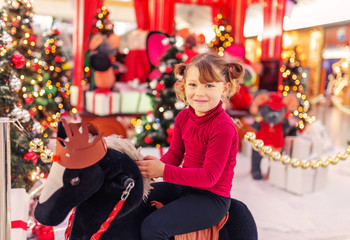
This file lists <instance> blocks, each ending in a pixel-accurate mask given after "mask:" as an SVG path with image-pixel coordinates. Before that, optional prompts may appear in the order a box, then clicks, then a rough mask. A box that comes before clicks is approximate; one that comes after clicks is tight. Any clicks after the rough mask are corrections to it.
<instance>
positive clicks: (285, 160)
mask: <svg viewBox="0 0 350 240" xmlns="http://www.w3.org/2000/svg"><path fill="white" fill-rule="evenodd" d="M280 161H281V162H282V163H283V164H284V165H288V164H289V162H290V157H289V156H288V155H282V156H281V158H280Z"/></svg>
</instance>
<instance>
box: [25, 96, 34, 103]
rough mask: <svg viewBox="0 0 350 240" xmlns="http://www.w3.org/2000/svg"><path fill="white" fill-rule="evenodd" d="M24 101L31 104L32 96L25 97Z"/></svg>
mask: <svg viewBox="0 0 350 240" xmlns="http://www.w3.org/2000/svg"><path fill="white" fill-rule="evenodd" d="M24 101H25V102H26V103H32V102H33V96H32V95H29V96H27V97H26V98H25V99H24Z"/></svg>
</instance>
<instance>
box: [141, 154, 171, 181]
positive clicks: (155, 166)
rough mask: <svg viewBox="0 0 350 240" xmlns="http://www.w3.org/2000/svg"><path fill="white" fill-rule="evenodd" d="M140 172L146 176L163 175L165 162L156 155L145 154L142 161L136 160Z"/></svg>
mask: <svg viewBox="0 0 350 240" xmlns="http://www.w3.org/2000/svg"><path fill="white" fill-rule="evenodd" d="M136 164H137V165H138V166H139V169H140V171H141V174H142V176H143V177H146V178H156V177H163V174H164V168H165V164H164V163H163V162H162V161H160V160H159V159H158V158H156V157H152V156H145V157H144V161H136Z"/></svg>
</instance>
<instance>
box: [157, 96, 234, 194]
mask: <svg viewBox="0 0 350 240" xmlns="http://www.w3.org/2000/svg"><path fill="white" fill-rule="evenodd" d="M237 151H238V135H237V131H236V128H235V126H234V123H233V121H232V119H231V118H230V116H229V115H228V114H227V113H226V112H225V111H224V109H223V108H222V102H220V103H219V104H218V106H216V107H215V108H214V109H212V110H211V111H210V112H209V113H207V114H206V115H204V116H200V117H199V116H197V115H196V114H195V112H194V109H193V108H192V107H189V108H186V109H184V110H182V111H181V112H180V113H179V114H178V115H177V116H176V119H175V125H174V135H173V139H172V141H171V144H170V147H169V150H168V152H167V153H166V154H164V156H163V157H162V158H161V161H162V162H164V163H165V169H164V176H163V179H164V180H165V181H167V182H171V183H175V184H180V185H186V186H190V187H195V188H199V189H204V190H208V191H210V192H213V193H215V194H218V195H221V196H224V197H230V191H231V187H232V179H233V175H234V167H235V166H236V155H237ZM182 162H183V164H182V167H180V165H181V163H182Z"/></svg>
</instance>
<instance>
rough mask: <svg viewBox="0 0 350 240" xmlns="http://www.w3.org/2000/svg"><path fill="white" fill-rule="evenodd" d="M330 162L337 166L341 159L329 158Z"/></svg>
mask: <svg viewBox="0 0 350 240" xmlns="http://www.w3.org/2000/svg"><path fill="white" fill-rule="evenodd" d="M328 161H329V163H331V164H333V165H335V164H337V163H338V162H339V158H337V157H335V158H333V157H329V158H328Z"/></svg>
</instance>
